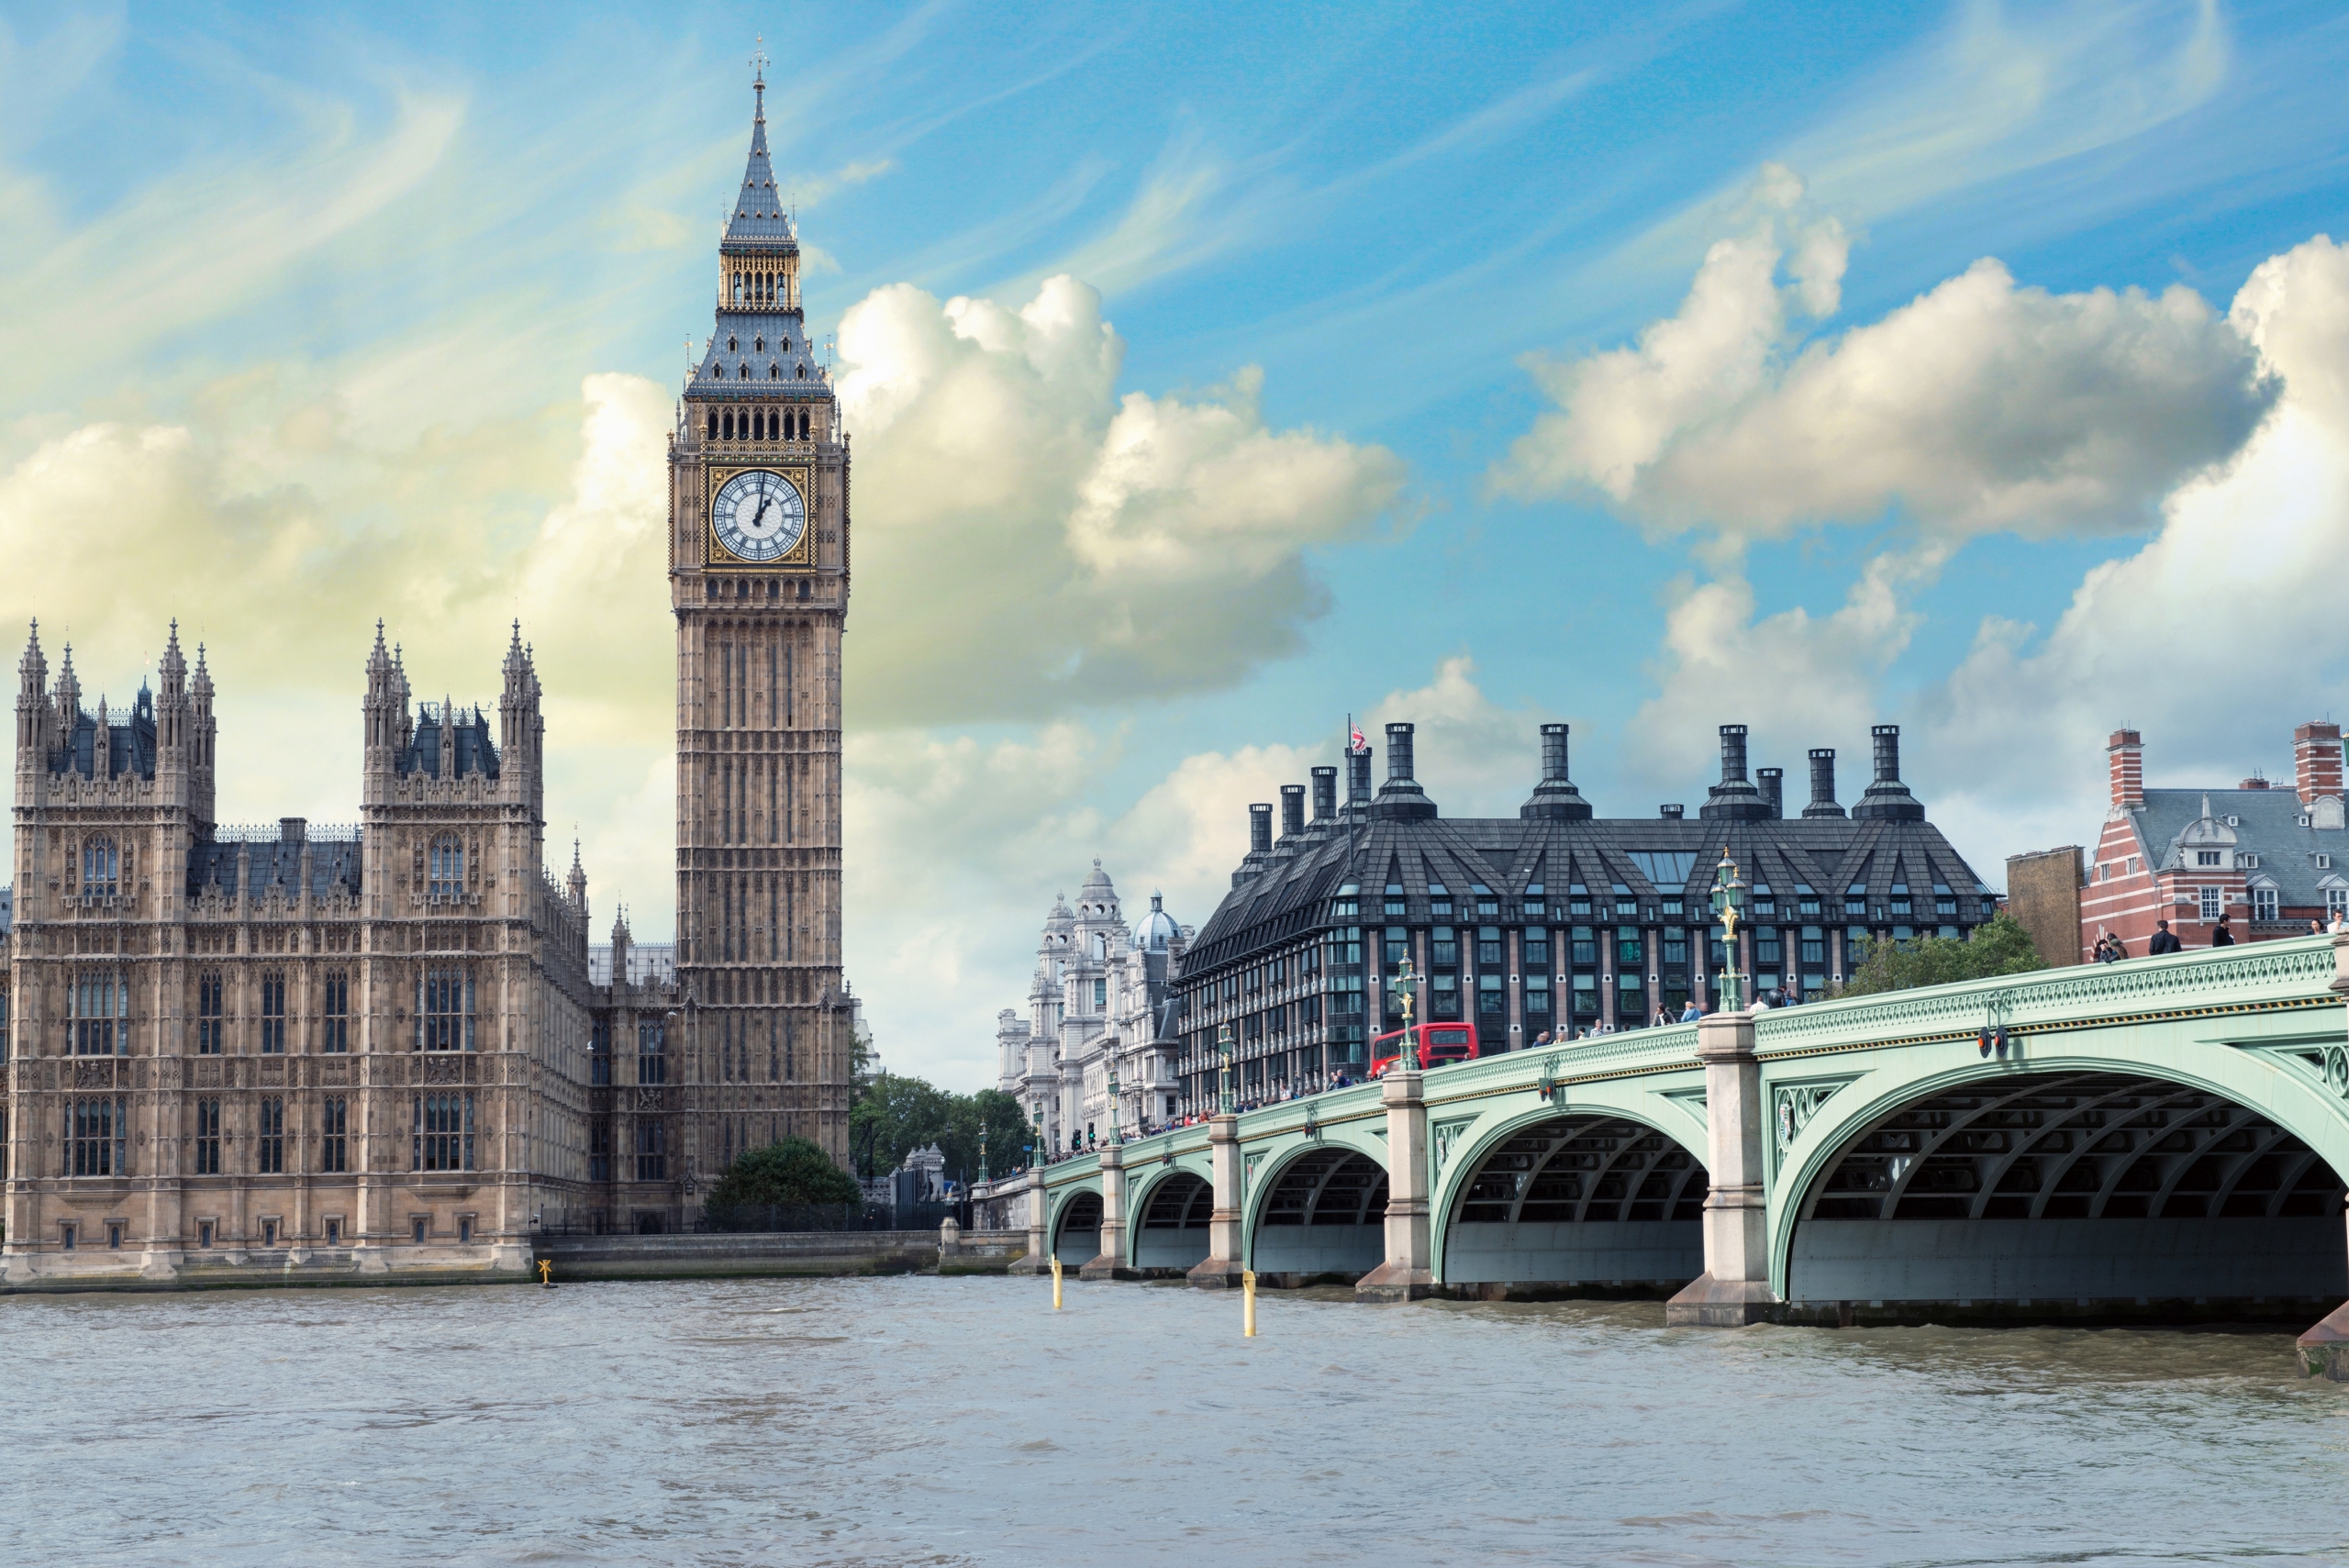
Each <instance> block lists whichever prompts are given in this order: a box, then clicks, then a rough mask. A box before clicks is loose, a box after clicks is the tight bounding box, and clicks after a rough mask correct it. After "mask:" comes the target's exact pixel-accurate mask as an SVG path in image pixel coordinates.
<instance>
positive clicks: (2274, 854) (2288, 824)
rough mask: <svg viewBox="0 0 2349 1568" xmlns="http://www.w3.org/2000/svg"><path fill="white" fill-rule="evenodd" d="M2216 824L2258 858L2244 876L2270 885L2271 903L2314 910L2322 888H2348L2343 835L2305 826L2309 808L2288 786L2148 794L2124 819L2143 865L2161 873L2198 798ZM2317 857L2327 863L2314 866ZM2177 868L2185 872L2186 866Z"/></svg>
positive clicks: (2194, 817)
mask: <svg viewBox="0 0 2349 1568" xmlns="http://www.w3.org/2000/svg"><path fill="white" fill-rule="evenodd" d="M2206 800H2207V801H2209V802H2210V815H2211V816H2212V817H2215V818H2216V819H2217V820H2218V821H2219V822H2221V823H2222V824H2223V823H2226V821H2227V818H2228V817H2233V818H2234V819H2235V820H2234V822H2233V824H2232V828H2233V833H2234V840H2235V844H2234V847H2235V850H2236V851H2237V852H2238V853H2243V854H2254V855H2257V856H2258V857H2259V864H2258V865H2257V866H2255V867H2252V868H2249V869H2247V870H2246V871H2245V872H2244V873H2243V874H2244V875H2245V876H2246V877H2247V878H2249V879H2250V880H2251V881H2252V882H2253V883H2254V884H2256V883H2259V882H2261V881H2263V880H2265V881H2268V882H2273V883H2274V884H2276V893H2277V903H2278V904H2279V905H2288V906H2295V907H2299V908H2321V907H2322V906H2323V905H2324V895H2325V890H2326V888H2327V887H2328V886H2330V887H2341V886H2343V885H2349V882H2344V880H2343V879H2344V877H2349V831H2344V830H2343V829H2342V828H2317V827H2312V826H2308V825H2305V822H2304V819H2305V818H2307V817H2309V815H2310V813H2309V808H2308V807H2307V806H2303V805H2302V804H2300V797H2299V795H2298V794H2297V793H2296V792H2294V791H2292V790H2289V789H2209V790H2203V789H2149V790H2147V791H2146V792H2145V804H2144V806H2143V809H2142V810H2138V811H2132V812H2131V813H2130V817H2131V821H2132V825H2133V826H2134V827H2135V828H2136V830H2137V839H2138V841H2139V842H2140V843H2142V844H2143V846H2144V851H2145V856H2146V863H2147V864H2148V865H2150V866H2151V867H2153V868H2154V870H2156V871H2159V870H2164V869H2167V868H2168V867H2169V866H2170V865H2171V863H2172V862H2171V850H2172V846H2173V845H2174V844H2176V840H2177V838H2178V835H2179V834H2181V833H2183V832H2184V831H2185V830H2186V829H2187V828H2189V827H2191V826H2193V825H2194V824H2195V823H2197V822H2199V821H2200V820H2201V819H2202V806H2203V802H2204V801H2206ZM2319 855H2323V856H2325V857H2326V858H2327V859H2329V860H2330V861H2331V862H2332V864H2331V865H2329V866H2320V865H2318V864H2317V857H2318V856H2319ZM2184 869H2185V870H2188V871H2189V872H2190V871H2191V870H2192V869H2193V868H2192V867H2191V866H2188V867H2185V868H2184Z"/></svg>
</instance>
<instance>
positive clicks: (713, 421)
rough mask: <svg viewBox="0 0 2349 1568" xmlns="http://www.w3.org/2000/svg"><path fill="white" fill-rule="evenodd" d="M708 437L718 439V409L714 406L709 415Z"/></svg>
mask: <svg viewBox="0 0 2349 1568" xmlns="http://www.w3.org/2000/svg"><path fill="white" fill-rule="evenodd" d="M709 439H711V440H713V441H714V440H716V439H718V411H717V410H716V409H714V408H713V409H711V410H710V415H709Z"/></svg>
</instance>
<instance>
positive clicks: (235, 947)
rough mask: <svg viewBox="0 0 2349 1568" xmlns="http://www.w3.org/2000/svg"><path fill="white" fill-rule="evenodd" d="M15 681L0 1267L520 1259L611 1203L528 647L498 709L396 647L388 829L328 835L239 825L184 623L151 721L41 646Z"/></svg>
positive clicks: (366, 781)
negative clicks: (600, 1192)
mask: <svg viewBox="0 0 2349 1568" xmlns="http://www.w3.org/2000/svg"><path fill="white" fill-rule="evenodd" d="M19 673H20V676H21V684H20V686H19V691H18V695H17V795H16V884H15V888H14V894H15V899H14V910H13V928H12V929H11V931H10V933H9V951H8V959H9V962H8V975H7V995H8V1003H9V1018H10V1023H11V1026H12V1027H11V1029H10V1031H9V1039H8V1045H9V1048H10V1050H9V1061H8V1062H7V1079H6V1083H7V1095H6V1109H5V1115H6V1127H5V1133H6V1137H5V1149H6V1200H5V1202H6V1226H7V1231H6V1255H5V1261H0V1274H5V1278H6V1281H7V1282H8V1283H10V1284H39V1283H43V1282H47V1283H72V1282H74V1281H76V1280H82V1279H84V1278H86V1279H88V1280H89V1281H90V1282H91V1283H98V1282H100V1281H104V1280H106V1279H115V1280H122V1279H125V1278H126V1277H128V1278H142V1277H143V1278H145V1279H148V1280H161V1281H167V1280H171V1279H173V1278H176V1277H184V1275H185V1274H186V1273H197V1274H200V1273H202V1272H203V1271H206V1270H212V1271H216V1272H220V1273H233V1272H234V1271H236V1270H238V1269H239V1268H243V1267H250V1266H253V1265H259V1264H262V1263H264V1262H266V1264H267V1266H269V1267H271V1268H273V1269H274V1268H282V1267H284V1266H289V1265H295V1266H298V1265H306V1264H315V1265H317V1266H321V1267H326V1268H339V1269H347V1270H350V1271H351V1272H354V1273H371V1272H388V1271H391V1270H395V1269H397V1270H403V1271H413V1270H426V1271H431V1270H473V1271H479V1270H483V1269H504V1270H508V1271H515V1272H518V1271H520V1270H521V1269H523V1268H524V1267H525V1266H526V1265H527V1262H528V1257H529V1253H528V1235H529V1229H530V1228H531V1226H532V1223H533V1221H534V1219H535V1218H536V1217H537V1216H538V1215H539V1213H540V1210H541V1209H543V1208H547V1207H554V1208H562V1207H570V1206H572V1205H573V1204H574V1203H575V1202H576V1201H577V1195H579V1194H580V1193H581V1192H582V1190H583V1188H584V1179H585V1177H586V1174H587V1171H586V1153H587V1127H586V1124H585V1118H584V1111H585V1106H586V1096H585V1093H584V1090H585V1087H586V1077H587V1073H586V1065H587V1047H588V1040H589V1034H590V1028H591V1024H590V1012H591V997H590V995H589V990H588V984H587V973H586V956H587V953H586V914H587V911H586V892H585V882H584V875H583V874H582V873H580V872H579V871H578V869H577V868H576V866H575V865H574V867H573V875H572V881H571V884H570V885H569V886H568V887H559V886H557V885H555V884H553V883H552V882H551V880H550V879H549V878H548V877H547V875H546V873H544V871H543V870H542V869H541V868H542V865H543V861H544V855H543V850H544V841H543V840H544V817H545V808H544V801H543V795H542V778H543V772H542V767H541V757H542V754H543V745H544V724H543V721H542V720H541V718H540V689H539V682H538V677H537V674H536V673H535V671H534V670H533V669H532V667H531V662H530V657H529V652H528V651H527V650H526V649H524V648H523V646H522V644H521V642H520V640H519V636H518V635H517V639H516V640H515V642H514V645H513V646H512V647H511V648H510V649H509V650H508V651H507V658H506V664H505V672H504V674H505V682H504V689H503V692H502V694H501V696H500V700H499V703H498V706H497V711H496V715H495V717H494V718H493V717H489V716H488V715H487V714H486V713H485V712H484V710H483V709H482V708H480V707H478V706H476V707H473V708H472V709H470V710H468V709H466V708H462V707H459V706H455V705H453V704H451V703H448V702H445V701H444V702H442V703H440V704H438V705H433V704H427V705H424V706H421V707H420V708H419V707H416V706H412V705H411V702H410V693H409V691H408V687H407V683H406V678H405V676H404V675H403V673H402V670H401V665H400V662H399V661H398V659H397V658H396V656H395V654H394V653H393V652H391V651H387V650H386V649H385V648H384V643H383V638H382V633H381V628H378V631H377V638H376V643H375V648H374V651H373V655H372V656H371V657H370V658H369V660H368V662H367V692H366V697H365V699H364V701H363V703H362V723H363V728H364V750H363V762H362V780H361V807H360V811H361V820H360V823H359V824H358V826H357V827H355V828H339V829H327V830H321V831H319V832H317V833H313V832H311V831H310V830H309V829H308V827H307V825H306V823H304V822H302V821H300V820H298V819H295V818H287V819H285V820H284V821H283V822H281V823H279V824H277V825H276V826H275V827H273V828H271V829H268V830H266V831H252V830H239V829H230V828H221V827H219V826H217V823H216V821H215V817H214V807H213V801H214V794H215V779H216V742H217V724H216V721H215V719H214V717H213V695H214V694H213V686H212V680H211V676H210V674H209V673H208V672H207V671H206V667H205V662H204V654H203V651H202V650H198V651H197V655H196V662H195V669H194V670H193V672H191V671H190V670H189V669H188V667H187V665H186V663H185V662H184V659H183V657H182V654H181V651H180V648H179V642H178V636H177V631H176V628H174V631H173V636H172V638H171V639H170V642H169V644H168V645H167V648H166V651H165V652H164V654H163V658H162V661H161V668H160V670H159V672H158V673H159V676H160V680H159V682H158V685H157V688H156V689H155V690H153V691H151V692H150V691H148V690H143V689H142V690H141V691H140V692H139V695H138V696H137V697H136V698H135V699H134V700H133V701H132V703H131V704H130V705H129V706H128V709H127V710H121V711H117V710H116V709H114V707H113V706H112V705H110V704H108V703H106V701H105V700H104V699H101V700H100V701H99V703H98V705H97V709H96V712H95V714H93V713H91V712H89V711H87V710H85V709H84V708H83V704H82V695H81V690H80V686H79V683H78V681H77V680H76V678H75V676H74V673H73V669H72V652H71V651H70V650H68V651H67V653H66V656H65V662H64V665H63V669H62V671H61V673H60V676H59V678H58V680H57V682H56V684H55V686H54V688H53V689H52V688H51V686H50V682H49V678H48V676H49V670H48V662H47V660H46V658H45V657H44V655H43V653H42V651H41V648H40V644H39V632H38V629H36V631H35V634H34V638H33V640H32V642H31V645H30V646H29V647H28V649H27V650H26V652H25V656H24V659H23V662H22V663H21V665H20V666H19Z"/></svg>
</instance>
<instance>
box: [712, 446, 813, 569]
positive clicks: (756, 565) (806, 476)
mask: <svg viewBox="0 0 2349 1568" xmlns="http://www.w3.org/2000/svg"><path fill="white" fill-rule="evenodd" d="M739 473H780V474H781V475H783V476H784V477H785V479H787V480H789V481H791V483H792V484H794V485H795V486H796V487H797V488H798V491H799V505H800V509H801V514H802V516H804V517H806V519H807V521H806V522H805V523H804V524H802V525H801V527H800V529H799V542H798V543H796V544H795V545H793V546H792V547H791V548H790V549H789V550H785V552H784V553H783V554H781V555H779V556H777V557H775V558H774V560H773V561H745V560H743V559H742V558H741V557H740V556H739V555H737V554H735V553H734V552H733V551H732V550H729V549H727V548H726V546H725V545H723V544H721V543H720V542H718V492H719V491H720V490H723V489H725V488H726V482H727V481H728V480H729V479H732V478H733V477H734V476H735V475H736V474H739ZM708 475H709V477H708V483H707V484H706V485H705V486H704V488H703V491H702V498H701V517H702V550H703V555H702V559H703V561H704V562H705V563H706V564H707V565H711V566H722V567H724V568H725V569H726V570H727V571H729V572H806V571H807V570H809V569H810V568H812V567H813V566H814V565H815V564H816V555H815V543H816V471H815V470H814V469H813V468H812V467H810V466H808V465H807V463H804V462H797V463H794V462H738V463H732V464H722V463H715V462H713V463H711V464H710V465H709V469H708Z"/></svg>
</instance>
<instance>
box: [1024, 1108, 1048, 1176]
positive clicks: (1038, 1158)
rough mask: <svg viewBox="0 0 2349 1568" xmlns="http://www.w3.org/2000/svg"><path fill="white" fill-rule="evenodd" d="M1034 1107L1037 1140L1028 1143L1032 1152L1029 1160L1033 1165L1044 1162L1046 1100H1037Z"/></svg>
mask: <svg viewBox="0 0 2349 1568" xmlns="http://www.w3.org/2000/svg"><path fill="white" fill-rule="evenodd" d="M1034 1109H1035V1112H1036V1135H1035V1141H1034V1142H1032V1143H1030V1144H1029V1145H1028V1149H1029V1153H1030V1159H1029V1164H1030V1165H1031V1166H1036V1165H1041V1164H1042V1163H1043V1162H1044V1102H1043V1101H1041V1100H1038V1101H1035V1102H1034Z"/></svg>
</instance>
